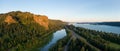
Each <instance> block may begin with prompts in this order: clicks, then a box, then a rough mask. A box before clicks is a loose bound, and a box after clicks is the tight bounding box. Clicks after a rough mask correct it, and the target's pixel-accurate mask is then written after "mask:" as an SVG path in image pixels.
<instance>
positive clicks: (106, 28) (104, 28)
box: [73, 24, 120, 34]
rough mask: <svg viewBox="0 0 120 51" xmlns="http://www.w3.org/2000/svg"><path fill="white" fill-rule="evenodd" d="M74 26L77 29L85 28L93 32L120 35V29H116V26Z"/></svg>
mask: <svg viewBox="0 0 120 51" xmlns="http://www.w3.org/2000/svg"><path fill="white" fill-rule="evenodd" d="M73 25H75V26H76V27H83V28H87V29H91V30H97V31H103V32H109V33H110V32H112V33H117V34H120V27H116V26H108V25H92V24H73Z"/></svg>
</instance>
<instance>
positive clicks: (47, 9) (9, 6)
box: [0, 0, 120, 22]
mask: <svg viewBox="0 0 120 51" xmlns="http://www.w3.org/2000/svg"><path fill="white" fill-rule="evenodd" d="M18 10H19V11H23V12H24V11H27V12H31V13H34V14H41V15H46V16H48V17H49V18H50V19H59V20H63V21H69V22H101V21H120V0H0V13H6V12H10V11H18Z"/></svg>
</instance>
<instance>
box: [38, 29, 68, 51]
mask: <svg viewBox="0 0 120 51" xmlns="http://www.w3.org/2000/svg"><path fill="white" fill-rule="evenodd" d="M65 36H66V31H65V29H62V30H58V31H57V32H55V33H53V38H52V40H51V41H50V42H49V43H48V44H46V45H45V46H44V47H42V48H40V51H48V50H49V48H50V47H52V46H53V45H54V44H55V43H56V42H57V41H58V40H60V39H62V38H63V37H65Z"/></svg>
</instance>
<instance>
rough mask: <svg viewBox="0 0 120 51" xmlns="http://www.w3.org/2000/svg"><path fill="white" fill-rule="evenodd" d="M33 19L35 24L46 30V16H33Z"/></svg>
mask: <svg viewBox="0 0 120 51" xmlns="http://www.w3.org/2000/svg"><path fill="white" fill-rule="evenodd" d="M33 19H34V20H35V22H37V23H38V24H40V25H42V26H44V27H45V28H46V29H48V22H49V21H48V17H47V16H36V15H34V17H33Z"/></svg>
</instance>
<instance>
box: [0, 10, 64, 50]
mask: <svg viewBox="0 0 120 51" xmlns="http://www.w3.org/2000/svg"><path fill="white" fill-rule="evenodd" d="M64 25H65V23H64V22H62V21H60V20H50V19H48V17H47V16H45V15H35V14H32V13H29V12H21V11H12V12H9V13H4V14H0V50H1V51H9V50H10V51H23V50H25V49H27V48H32V47H34V46H36V45H37V44H39V45H41V44H43V43H44V42H42V38H45V36H47V35H49V34H51V33H52V32H54V31H56V30H58V29H61V28H62V27H63V26H64Z"/></svg>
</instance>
